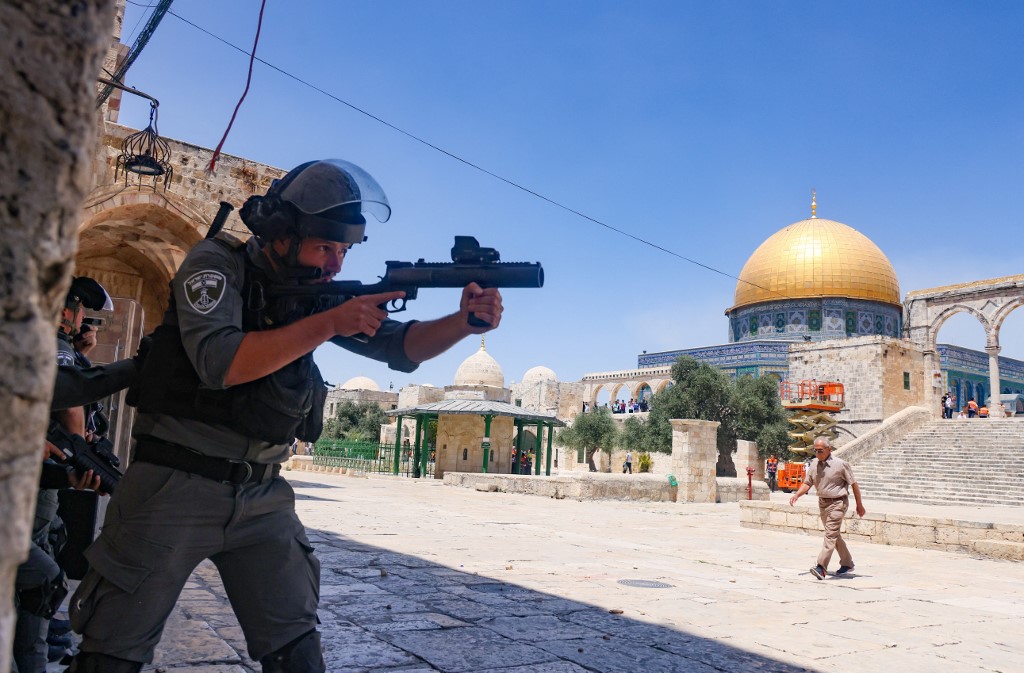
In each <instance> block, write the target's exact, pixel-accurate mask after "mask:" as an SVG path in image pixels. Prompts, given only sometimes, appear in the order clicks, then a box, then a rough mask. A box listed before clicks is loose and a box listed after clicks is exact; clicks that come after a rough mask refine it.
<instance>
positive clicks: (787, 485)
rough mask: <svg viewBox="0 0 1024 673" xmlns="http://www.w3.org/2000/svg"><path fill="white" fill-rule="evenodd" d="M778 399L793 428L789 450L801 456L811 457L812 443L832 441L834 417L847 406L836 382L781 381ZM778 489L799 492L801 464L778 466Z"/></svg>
mask: <svg viewBox="0 0 1024 673" xmlns="http://www.w3.org/2000/svg"><path fill="white" fill-rule="evenodd" d="M779 399H780V400H781V401H782V406H783V408H785V409H786V410H788V411H789V412H790V415H789V418H788V419H787V420H788V421H789V422H790V423H792V424H793V425H794V426H796V427H794V428H793V429H792V430H790V431H789V433H788V434H789V437H790V439H792V440H793V443H792V444H790V445H789V450H790V451H792V452H793V453H796V454H800V455H810V454H811V452H812V451H813V450H814V449H813V447H814V440H815V438H817V437H821V436H825V437H828V438H829V439H835V437H836V434H837V433H836V430H835V427H836V425H837V424H838V421H837V420H836V419H835V416H834V414H836V413H839V412H840V411H841V410H842V409H843V407H845V406H846V397H845V393H844V391H843V384H842V383H838V382H836V381H816V380H814V379H809V380H804V381H799V382H797V381H782V382H780V383H779ZM776 478H777V480H778V484H779V488H780V489H782V490H783V491H785V492H787V493H788V492H790V491H795V490H796V489H798V488H800V484H801V483H803V480H804V464H803V463H802V462H800V461H793V460H791V461H788V462H786V463H785V464H783V465H780V466H779V471H778V475H777V477H776Z"/></svg>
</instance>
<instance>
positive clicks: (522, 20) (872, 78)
mask: <svg viewBox="0 0 1024 673" xmlns="http://www.w3.org/2000/svg"><path fill="white" fill-rule="evenodd" d="M259 6H260V3H259V0H221V1H219V2H206V1H205V0H177V1H176V2H175V3H174V4H173V5H172V7H171V11H172V12H174V13H175V14H177V15H179V16H180V17H183V18H185V19H188V20H189V21H191V22H193V23H195V24H197V25H199V26H201V27H202V28H204V29H205V30H207V31H209V32H210V33H213V34H215V35H217V36H219V37H221V38H223V39H224V40H227V41H228V42H231V43H234V44H236V45H239V46H242V47H244V48H245V49H246V50H248V49H249V48H250V47H251V45H252V41H253V37H254V35H255V30H256V21H257V16H258V13H259ZM149 11H151V10H149V9H144V8H141V7H139V6H138V5H132V4H129V5H128V11H127V14H126V18H125V23H124V34H123V37H122V40H123V41H125V42H128V43H131V42H132V41H134V38H135V35H136V34H137V32H138V29H139V26H141V25H142V24H139V23H138V21H139V18H140V16H144V15H145V13H148V12H149ZM143 22H144V21H143ZM1022 28H1024V4H1020V3H1017V2H983V3H973V2H942V1H936V0H930V1H928V2H898V3H897V2H857V3H854V2H827V3H823V2H753V1H751V2H739V1H732V2H729V1H726V2H715V3H712V2H706V1H703V2H682V1H676V2H652V1H645V0H639V1H637V2H630V3H623V2H604V1H599V0H591V1H586V2H584V1H575V0H574V1H571V2H570V1H560V0H555V1H552V0H548V1H545V2H533V1H523V2H479V1H476V2H468V1H462V0H448V1H446V2H423V1H417V2H414V1H412V0H390V1H389V2H367V1H365V0H363V1H359V2H349V1H342V0H338V1H331V2H324V1H320V2H313V1H308V2H304V1H294V2H282V1H281V0H268V2H267V8H266V12H265V15H264V21H263V30H262V35H261V38H260V44H259V46H258V48H257V55H258V56H259V57H260V58H262V59H264V60H266V61H268V62H270V63H272V64H273V65H275V66H276V67H278V68H280V69H281V70H284V71H286V72H288V73H291V74H292V75H295V76H296V77H299V78H301V79H303V80H305V81H307V82H310V83H312V84H314V85H315V86H317V87H319V88H321V89H323V90H325V91H327V92H329V93H330V94H332V95H333V96H335V97H337V98H340V99H343V100H345V101H347V102H348V103H350V104H352V105H354V106H357V107H359V108H361V109H363V110H366V111H368V112H370V113H372V114H374V115H376V116H378V117H380V118H382V119H384V120H386V121H388V122H389V123H391V124H393V125H395V126H397V127H399V128H401V129H404V130H405V131H407V132H409V133H411V134H413V135H415V136H418V137H420V138H423V139H425V140H427V141H429V142H430V143H433V144H435V145H437V146H439V147H441V148H443V149H444V150H446V151H447V152H450V153H451V154H454V155H457V156H459V157H461V158H463V159H465V160H466V161H469V162H472V163H474V164H477V165H479V166H482V167H484V168H486V169H487V170H489V171H491V172H493V173H496V174H499V175H501V176H503V177H505V178H507V179H509V180H511V181H514V182H516V183H518V184H520V185H523V186H525V187H527V188H529V189H531V190H533V191H536V192H538V193H540V194H543V195H544V196H546V197H548V198H550V199H551V200H553V201H556V202H558V203H560V204H563V205H565V206H567V207H568V208H571V209H574V210H578V211H580V212H583V213H585V214H586V215H588V216H590V217H592V218H594V219H597V220H600V221H601V222H604V223H607V224H608V225H610V226H612V227H615V228H617V229H620V230H623V231H627V232H629V233H630V234H632V235H634V236H637V237H640V238H643V239H646V240H648V241H651V242H654V243H656V244H657V245H659V246H661V247H664V248H667V249H668V250H671V251H672V252H674V253H676V254H677V255H679V256H683V257H688V258H690V259H694V260H697V261H699V262H701V263H702V264H704V265H707V266H710V267H713V268H715V269H718V270H720V271H721V272H723V273H724V274H727V275H722V274H718V273H714V272H711V271H708V270H707V269H704V268H701V267H700V266H696V265H694V264H691V263H689V262H686V261H684V260H682V259H680V258H679V257H677V256H673V255H669V254H667V253H665V252H662V251H659V250H657V249H654V248H652V247H650V246H647V245H644V244H642V243H640V242H637V241H635V240H632V239H630V238H628V237H625V236H623V235H622V234H619V233H616V232H614V231H611V230H609V229H607V228H604V227H601V226H599V225H597V224H594V223H592V222H590V221H587V220H585V219H583V218H581V217H579V216H577V215H574V214H572V213H570V212H568V211H566V210H564V209H561V208H558V207H557V206H554V205H552V204H550V203H548V202H545V201H543V200H540V199H538V198H537V197H535V196H532V195H530V194H527V193H525V192H523V191H522V190H520V189H517V188H515V187H513V186H510V185H508V184H506V183H504V182H502V181H499V180H496V179H495V178H493V177H490V176H488V175H485V174H483V173H481V172H480V171H478V170H476V169H474V168H472V167H470V166H467V165H466V164H465V163H462V162H459V161H456V160H454V159H452V158H450V157H448V156H445V155H444V154H441V153H439V152H438V151H436V150H434V149H431V148H429V147H427V146H425V145H423V144H421V143H419V142H417V141H415V140H413V139H410V138H409V137H408V136H406V135H403V134H401V133H399V132H396V131H395V130H392V129H390V128H388V127H386V126H384V125H382V124H381V123H379V122H378V121H375V120H373V119H371V118H369V117H367V116H365V115H363V114H361V113H359V112H357V111H354V110H353V109H351V108H350V107H347V106H345V105H343V104H341V103H339V102H337V101H335V100H332V99H331V98H330V97H328V96H326V95H324V94H323V93H318V92H316V91H314V90H312V89H310V88H309V87H307V86H304V85H303V84H300V83H298V82H296V81H295V80H294V79H291V78H289V77H287V76H285V75H282V74H281V73H280V72H277V71H275V70H273V69H270V68H268V67H266V66H262V65H260V64H259V63H257V65H256V69H255V71H254V74H253V82H252V87H251V89H250V91H249V94H248V97H247V98H246V101H245V103H244V104H243V105H242V108H241V110H240V112H239V115H238V118H237V120H236V121H235V124H234V127H233V129H232V131H231V135H230V137H229V138H228V140H227V143H226V144H225V147H224V151H225V152H228V153H230V154H235V155H240V156H244V157H247V158H250V159H253V160H255V161H259V162H262V163H267V164H270V165H274V166H279V167H282V168H289V167H291V166H294V165H296V164H298V163H301V162H303V161H306V160H308V159H312V158H323V157H339V158H344V159H348V160H350V161H353V162H355V163H357V164H359V165H361V166H363V167H364V168H365V169H367V170H368V171H369V172H370V173H371V174H373V175H374V176H375V177H376V178H377V179H378V180H379V181H380V183H381V184H382V185H383V187H384V189H385V191H386V192H387V194H388V197H389V199H390V200H391V205H392V208H393V216H392V219H391V220H390V221H389V222H388V223H386V224H383V225H381V224H378V223H376V222H373V221H371V224H372V225H374V226H369V227H368V228H367V232H368V235H369V241H368V242H367V243H366V244H363V245H362V246H358V247H357V248H356V249H355V250H354V251H353V253H352V254H351V255H350V257H349V259H348V261H346V264H345V269H343V271H342V274H341V277H342V278H346V279H358V280H363V281H365V282H371V281H373V280H375V278H376V276H377V275H378V274H380V273H382V272H383V268H384V261H385V260H388V259H399V260H416V259H418V258H420V257H423V258H426V259H427V260H429V261H447V260H448V254H449V249H450V247H451V243H452V239H453V236H454V235H456V234H468V235H474V236H476V237H477V238H478V239H479V240H480V242H481V244H483V245H485V246H492V247H496V248H498V249H499V250H500V251H501V253H502V258H503V260H506V261H514V260H518V261H540V262H542V263H543V264H544V269H545V272H546V284H545V287H544V289H541V290H508V291H506V292H505V293H504V294H505V304H506V313H505V319H504V322H503V324H502V326H501V328H500V329H499V330H497V331H496V332H494V333H492V334H490V335H488V337H487V349H488V351H489V352H490V353H491V354H492V355H493V356H494V357H495V358H496V359H497V360H498V361H499V362H500V363H501V364H502V366H503V368H504V371H505V377H506V381H507V382H510V381H513V380H518V379H520V378H522V375H523V373H524V372H525V371H526V370H527V369H528V368H530V367H532V366H534V365H545V366H547V367H550V368H552V369H553V370H555V372H556V373H557V374H558V376H559V378H560V379H562V380H577V379H578V378H579V377H580V376H582V375H583V374H584V373H587V372H594V371H607V370H613V369H625V368H632V367H635V366H636V355H637V354H638V353H640V352H641V351H644V350H646V351H651V352H653V351H662V350H669V349H673V348H686V347H693V346H703V345H712V344H717V343H724V342H725V341H726V340H727V334H726V328H727V323H726V319H725V317H724V315H723V311H724V309H725V308H727V307H728V306H730V305H731V304H732V299H733V293H734V291H735V285H736V281H735V279H734V278H733V277H734V276H736V275H738V274H739V271H740V269H741V268H742V266H743V264H744V262H745V261H746V259H747V258H748V257H749V256H750V254H751V253H752V252H753V251H754V249H755V248H756V247H757V246H758V245H759V244H760V243H761V242H762V241H763V240H764V239H765V238H767V237H768V236H770V235H771V234H772V233H774V232H775V231H777V230H778V229H781V228H782V227H784V226H786V225H787V224H790V223H792V222H795V221H797V220H801V219H804V218H805V217H808V216H809V215H810V193H811V189H812V188H816V189H817V193H818V204H819V207H818V215H819V216H820V217H826V218H829V219H834V220H838V221H840V222H844V223H846V224H849V225H850V226H852V227H854V228H856V229H858V230H859V231H861V232H862V233H863V234H865V235H866V236H868V237H869V238H871V239H872V240H873V241H874V242H875V243H876V244H878V246H879V247H880V248H881V249H882V250H883V251H884V252H885V253H886V255H887V256H888V257H889V259H890V260H891V261H892V263H893V265H894V267H895V268H896V272H897V274H898V275H899V278H900V283H901V291H902V292H903V293H904V294H905V293H906V292H907V291H910V290H914V289H922V288H926V287H933V286H936V285H945V284H950V283H958V282H965V281H970V280H978V279H983V278H994V277H998V276H1004V275H1011V274H1015V273H1021V272H1022V270H1024V253H1022V252H1021V250H1022V248H1021V245H1020V243H1019V242H1020V240H1021V234H1020V231H1021V223H1022V220H1024V217H1022V215H1024V191H1022V189H1021V184H1022V177H1024V170H1022V169H1024V124H1022V121H1021V120H1024V84H1022V81H1024V80H1022V77H1021V74H1022V73H1021V69H1022V64H1024V42H1022V40H1021V39H1020V35H1021V34H1022ZM247 65H248V57H247V56H245V55H243V54H242V53H240V52H238V51H236V50H235V49H232V48H231V47H228V46H225V45H224V44H223V43H222V42H219V41H217V40H216V39H214V38H211V37H209V36H208V35H206V34H204V33H202V32H200V31H199V30H197V29H195V28H193V27H192V26H190V25H188V24H187V23H185V22H184V21H182V20H181V19H179V18H177V17H176V16H173V15H170V14H168V15H167V16H166V17H165V18H164V20H163V22H162V23H161V25H160V27H159V28H158V30H157V32H156V33H155V35H154V36H153V37H152V39H151V40H150V42H149V45H148V46H147V47H146V49H145V50H144V52H143V53H142V55H141V57H140V58H139V59H138V61H137V62H136V63H135V65H134V66H133V68H132V70H131V71H129V73H128V76H127V82H128V83H129V84H131V85H133V86H136V87H138V88H139V89H140V90H142V91H145V92H147V93H149V94H151V95H153V96H155V97H157V98H158V99H159V100H160V103H161V105H160V132H161V133H162V134H163V135H166V136H170V137H173V138H177V139H180V140H184V141H186V142H190V143H194V144H197V145H202V146H206V147H214V146H216V144H217V142H218V141H219V140H220V137H221V135H222V133H223V131H224V128H225V127H226V125H227V122H228V120H229V118H230V116H231V112H232V110H233V109H234V105H235V103H236V102H237V99H238V96H239V95H240V94H241V92H242V89H243V87H244V84H245V76H246V69H247ZM129 99H132V100H129ZM146 114H147V110H146V108H145V107H144V106H143V104H142V101H141V99H139V100H138V102H136V100H135V99H134V97H131V96H125V102H124V107H123V111H122V114H121V119H120V121H121V123H123V124H128V125H131V126H136V127H142V126H145V124H146V121H147V119H146ZM236 205H240V204H236ZM420 297H421V299H420V300H417V301H416V302H413V303H410V305H409V306H410V310H409V311H408V312H407V313H406V314H405V315H406V316H407V317H408V318H420V319H426V318H432V317H436V316H438V315H440V314H442V313H444V312H448V311H450V310H453V309H454V307H455V304H456V302H457V297H458V294H457V292H456V291H454V290H423V291H422V292H421V293H420ZM940 341H948V342H951V343H958V344H960V345H964V346H968V347H973V348H981V347H983V346H984V336H983V333H982V330H981V327H980V326H979V325H978V324H977V323H976V322H974V321H973V319H971V318H968V317H967V316H964V315H961V316H957V317H955V318H953V319H952V320H950V321H949V322H948V323H947V324H946V326H945V327H944V328H943V330H942V332H941V333H940ZM1002 343H1003V354H1004V355H1008V356H1011V357H1018V358H1022V359H1024V311H1019V312H1018V313H1017V314H1014V315H1012V316H1011V317H1010V318H1009V320H1008V321H1007V322H1006V324H1005V326H1004V329H1003V332H1002ZM478 346H479V343H478V340H476V339H470V340H467V341H465V342H463V343H462V344H460V345H458V346H456V347H455V348H453V349H452V350H451V351H450V352H449V353H447V354H445V355H444V356H441V357H439V358H437V359H436V360H433V361H431V362H428V363H425V364H424V365H423V366H421V368H420V369H419V370H418V371H417V372H415V373H413V374H403V373H399V372H391V371H389V370H388V369H387V368H386V367H385V366H383V365H378V364H377V363H371V362H369V361H366V360H363V359H361V358H357V357H355V356H353V355H350V354H348V353H346V352H344V351H341V350H339V349H336V348H333V347H329V348H321V349H319V350H318V351H317V360H318V362H319V363H320V365H321V368H322V369H323V371H324V374H325V376H326V378H328V380H330V381H332V382H336V383H337V382H343V381H345V380H346V379H348V378H350V377H352V376H356V375H365V376H369V377H371V378H373V379H374V380H376V381H377V382H378V383H379V384H380V385H381V386H382V387H384V388H387V386H388V384H389V383H393V384H394V386H395V388H396V389H397V388H399V387H401V386H404V385H406V384H408V383H432V384H434V385H445V384H448V383H450V382H451V379H452V376H453V375H454V372H455V369H456V368H457V367H458V365H459V363H461V362H462V360H464V359H465V358H466V357H468V356H469V355H470V354H472V353H473V352H474V351H475V350H476V349H477V348H478Z"/></svg>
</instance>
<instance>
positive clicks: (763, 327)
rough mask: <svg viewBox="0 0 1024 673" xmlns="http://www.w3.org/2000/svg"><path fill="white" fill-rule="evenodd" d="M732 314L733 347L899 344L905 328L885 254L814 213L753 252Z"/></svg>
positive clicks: (855, 233) (729, 312) (861, 236)
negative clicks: (754, 343) (878, 338)
mask: <svg viewBox="0 0 1024 673" xmlns="http://www.w3.org/2000/svg"><path fill="white" fill-rule="evenodd" d="M812 208H813V204H812ZM725 314H726V315H727V316H729V340H730V341H732V342H737V341H750V340H758V341H762V340H765V339H767V340H771V341H801V340H802V341H820V340H825V339H836V338H844V337H850V336H865V335H872V334H873V335H884V336H891V337H898V336H899V335H900V332H901V330H902V323H903V307H902V305H901V304H900V284H899V280H898V279H897V278H896V271H895V270H894V269H893V266H892V263H891V262H890V261H889V258H887V257H886V256H885V253H883V252H882V251H881V250H880V249H879V247H878V246H877V245H875V244H874V243H873V242H872V241H871V239H869V238H868V237H867V236H865V235H864V234H862V233H860V232H859V231H857V230H856V229H854V228H853V227H850V226H848V225H845V224H843V223H842V222H836V221H834V220H825V219H820V218H818V217H815V216H814V215H813V212H812V216H811V218H810V219H806V220H801V221H799V222H794V223H793V224H791V225H789V226H788V227H785V228H783V229H781V230H779V231H777V232H775V233H774V234H772V235H771V236H769V237H768V239H767V240H766V241H765V242H764V243H762V244H761V245H760V246H759V247H758V248H757V250H755V251H754V254H752V255H751V256H750V258H749V259H748V260H747V263H746V264H744V265H743V269H742V270H741V271H740V275H739V280H738V281H737V283H736V295H735V298H734V302H733V306H732V308H729V309H727V310H726V312H725Z"/></svg>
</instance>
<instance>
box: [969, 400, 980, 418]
mask: <svg viewBox="0 0 1024 673" xmlns="http://www.w3.org/2000/svg"><path fill="white" fill-rule="evenodd" d="M977 415H978V403H977V402H975V401H974V398H973V397H972V398H970V399H969V400H967V418H974V417H975V416H977Z"/></svg>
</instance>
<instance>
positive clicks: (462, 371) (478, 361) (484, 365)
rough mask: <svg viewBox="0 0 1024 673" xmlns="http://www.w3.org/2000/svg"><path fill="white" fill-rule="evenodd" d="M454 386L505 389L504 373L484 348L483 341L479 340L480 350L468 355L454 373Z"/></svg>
mask: <svg viewBox="0 0 1024 673" xmlns="http://www.w3.org/2000/svg"><path fill="white" fill-rule="evenodd" d="M454 383H455V385H456V386H492V387H494V388H504V387H505V373H504V372H503V371H502V370H501V365H499V364H498V361H497V360H495V359H494V358H492V357H491V354H490V353H488V352H487V349H486V348H484V340H483V338H482V337H481V339H480V350H478V351H477V352H476V353H473V354H472V355H470V356H469V357H468V358H466V360H465V361H464V362H463V363H462V364H461V365H459V369H458V371H456V372H455V382H454Z"/></svg>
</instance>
